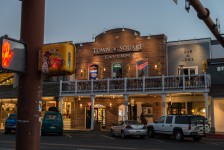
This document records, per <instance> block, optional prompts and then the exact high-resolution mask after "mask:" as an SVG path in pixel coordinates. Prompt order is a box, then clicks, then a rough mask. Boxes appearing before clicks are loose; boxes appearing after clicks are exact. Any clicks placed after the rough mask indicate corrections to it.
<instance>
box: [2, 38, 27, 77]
mask: <svg viewBox="0 0 224 150" xmlns="http://www.w3.org/2000/svg"><path fill="white" fill-rule="evenodd" d="M0 43H1V49H0V54H1V57H0V63H1V66H0V70H2V71H6V72H22V73H24V72H25V67H26V46H25V44H24V43H22V42H21V41H18V40H15V39H11V38H8V37H7V36H4V37H1V41H0Z"/></svg>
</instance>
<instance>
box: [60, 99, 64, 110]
mask: <svg viewBox="0 0 224 150" xmlns="http://www.w3.org/2000/svg"><path fill="white" fill-rule="evenodd" d="M62 109H63V97H62V96H60V113H61V114H62Z"/></svg>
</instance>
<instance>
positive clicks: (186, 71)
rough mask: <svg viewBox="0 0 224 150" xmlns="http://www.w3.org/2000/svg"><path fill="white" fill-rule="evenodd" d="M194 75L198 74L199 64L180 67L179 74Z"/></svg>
mask: <svg viewBox="0 0 224 150" xmlns="http://www.w3.org/2000/svg"><path fill="white" fill-rule="evenodd" d="M182 74H184V75H194V74H198V66H193V67H183V68H178V75H182Z"/></svg>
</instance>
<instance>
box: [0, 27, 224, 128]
mask: <svg viewBox="0 0 224 150" xmlns="http://www.w3.org/2000/svg"><path fill="white" fill-rule="evenodd" d="M211 45H212V44H211V39H194V40H186V41H174V42H167V37H166V35H163V34H161V35H151V36H141V34H140V32H138V31H136V30H132V29H127V28H117V29H112V30H108V31H105V32H103V33H101V34H99V35H97V36H96V37H95V40H94V41H92V42H86V43H78V44H75V47H76V52H75V53H76V55H75V56H76V58H75V63H74V67H75V68H76V69H75V72H74V74H72V75H70V76H55V77H45V78H44V81H45V82H44V84H43V98H42V110H43V113H44V111H46V110H48V108H49V107H51V106H58V107H60V111H61V112H62V113H63V117H64V122H65V129H70V128H74V129H93V128H94V125H95V127H96V126H97V125H99V126H100V128H105V129H109V128H110V126H111V125H113V124H116V123H117V122H118V121H119V120H124V119H133V120H139V121H141V119H140V116H141V114H143V115H144V117H145V119H146V120H147V122H152V121H155V120H156V119H157V118H159V117H160V116H161V115H162V114H200V115H204V116H206V117H207V118H208V119H209V121H212V120H213V124H212V125H213V126H214V125H215V123H214V116H216V115H212V112H211V111H214V110H213V109H212V108H213V105H211V104H212V101H211V97H210V96H209V95H208V94H209V93H208V92H209V80H208V79H209V78H207V75H206V64H205V62H207V59H210V58H212V52H214V51H215V50H213V49H212V48H211V47H212V46H211ZM213 56H214V55H213ZM60 80H63V83H61V84H59V81H60ZM11 82H13V81H11ZM65 87H66V88H65ZM10 91H11V94H9V93H7V92H6V91H4V92H3V90H1V91H0V92H1V93H2V94H1V97H0V98H1V100H0V102H1V103H2V104H1V116H2V117H1V118H2V119H1V120H4V116H3V114H6V115H7V114H8V113H10V112H11V111H7V110H12V111H16V110H13V109H11V108H15V109H16V97H17V91H16V88H14V90H12V86H11V90H10ZM8 92H9V90H8ZM4 93H5V94H4ZM9 105H13V107H11V108H10V107H9ZM6 108H7V109H6ZM93 118H94V119H93ZM93 121H94V122H93ZM214 127H215V126H214ZM223 128H224V127H223Z"/></svg>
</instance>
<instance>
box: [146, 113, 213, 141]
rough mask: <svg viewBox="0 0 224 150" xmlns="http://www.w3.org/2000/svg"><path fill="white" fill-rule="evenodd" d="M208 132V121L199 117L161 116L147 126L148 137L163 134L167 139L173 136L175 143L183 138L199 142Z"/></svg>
mask: <svg viewBox="0 0 224 150" xmlns="http://www.w3.org/2000/svg"><path fill="white" fill-rule="evenodd" d="M209 131H210V128H209V125H208V121H207V120H206V118H205V117H203V116H200V115H166V116H161V117H160V118H159V119H158V120H157V121H155V122H154V123H148V124H147V133H148V136H149V137H151V138H153V137H154V136H155V135H156V134H164V135H166V136H167V137H169V136H174V137H175V138H176V140H177V141H181V140H183V139H184V137H192V138H193V140H195V141H200V140H201V138H202V137H204V136H206V133H209Z"/></svg>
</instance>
